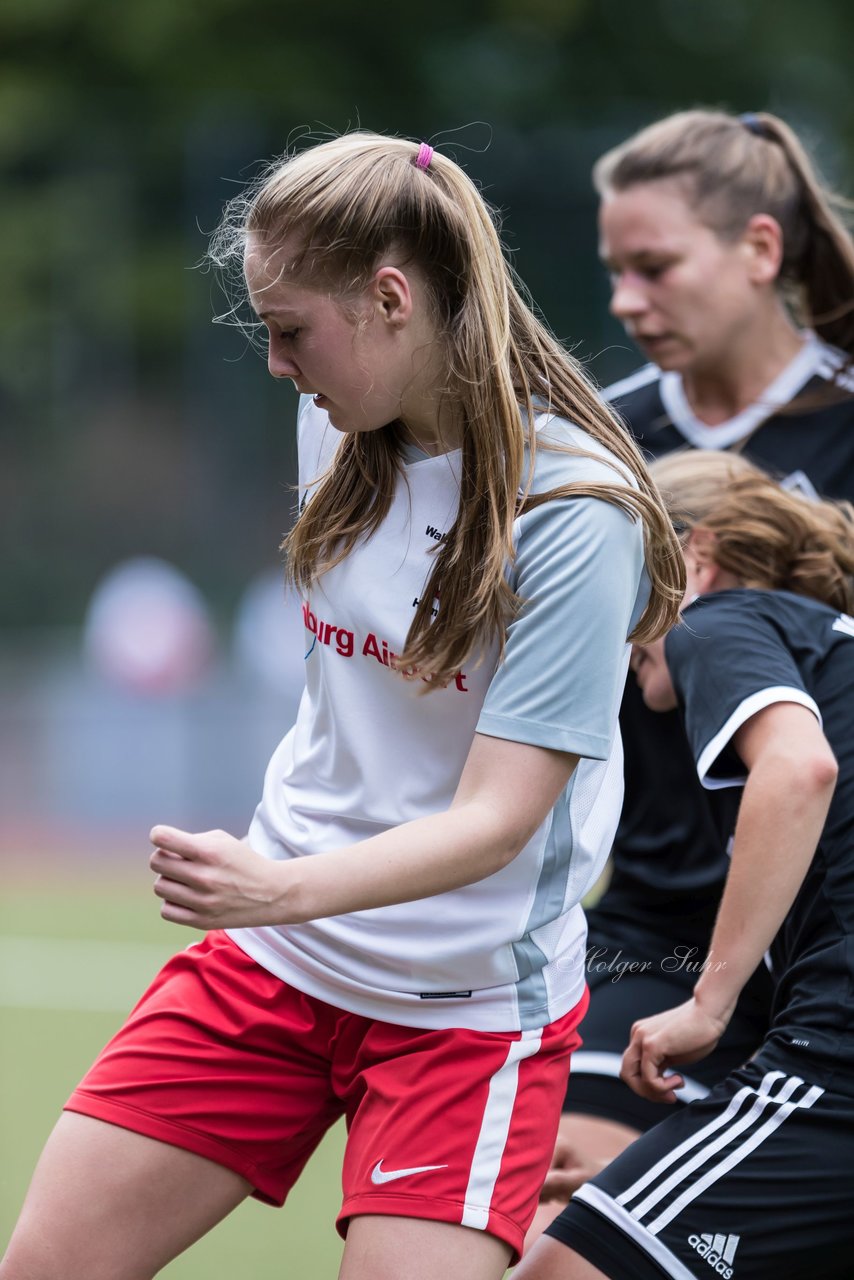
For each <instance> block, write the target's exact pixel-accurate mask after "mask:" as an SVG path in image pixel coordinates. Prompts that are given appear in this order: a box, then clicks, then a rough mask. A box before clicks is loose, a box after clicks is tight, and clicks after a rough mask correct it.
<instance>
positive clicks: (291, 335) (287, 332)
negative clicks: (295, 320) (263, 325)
mask: <svg viewBox="0 0 854 1280" xmlns="http://www.w3.org/2000/svg"><path fill="white" fill-rule="evenodd" d="M298 333H299V329H283V330H282V331H281V333H280V334H279V337H280V338H283V339H284V340H285V341H286V342H293V341H294V339H295V338H296V337H297V335H298Z"/></svg>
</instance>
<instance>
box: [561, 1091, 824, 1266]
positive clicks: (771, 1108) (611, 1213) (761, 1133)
mask: <svg viewBox="0 0 854 1280" xmlns="http://www.w3.org/2000/svg"><path fill="white" fill-rule="evenodd" d="M822 1093H824V1090H823V1089H821V1088H819V1087H818V1086H817V1085H806V1084H805V1083H804V1081H803V1080H802V1079H801V1078H800V1077H799V1076H786V1074H785V1072H783V1071H769V1072H767V1073H766V1075H765V1076H764V1077H763V1079H762V1083H761V1084H760V1086H759V1088H758V1089H754V1088H751V1087H750V1086H745V1087H744V1088H742V1089H739V1090H738V1092H737V1093H736V1094H735V1095H734V1096H733V1097H732V1099H731V1100H730V1102H729V1105H728V1106H727V1107H726V1108H725V1109H724V1110H723V1111H722V1112H721V1114H720V1115H718V1116H715V1118H714V1119H713V1120H710V1121H709V1123H708V1124H706V1125H704V1126H703V1127H702V1128H701V1129H698V1130H697V1132H696V1133H693V1134H691V1136H690V1137H689V1138H686V1139H685V1141H684V1142H681V1143H680V1144H679V1145H678V1146H677V1147H674V1149H673V1150H672V1151H669V1152H668V1153H667V1155H665V1156H662V1158H661V1159H660V1160H659V1161H657V1162H656V1164H654V1165H653V1166H652V1168H651V1169H648V1170H647V1171H646V1173H644V1174H642V1176H641V1177H640V1178H638V1179H637V1181H635V1182H633V1183H632V1185H631V1186H630V1187H629V1188H628V1189H627V1190H626V1191H624V1192H623V1193H622V1194H621V1195H619V1196H617V1197H616V1199H612V1198H611V1197H610V1196H609V1195H607V1193H605V1192H603V1191H601V1190H600V1189H599V1188H598V1187H594V1186H591V1185H589V1184H588V1185H586V1186H583V1187H580V1188H579V1190H578V1191H577V1192H576V1193H575V1197H574V1198H575V1199H577V1200H581V1201H584V1202H586V1203H587V1204H589V1205H590V1206H591V1208H594V1209H596V1210H597V1211H598V1212H599V1213H602V1214H604V1215H605V1216H606V1217H609V1218H611V1219H612V1220H613V1221H614V1222H616V1223H617V1224H618V1225H619V1226H620V1227H621V1228H623V1230H627V1231H628V1232H629V1234H631V1236H632V1237H633V1238H634V1239H635V1240H636V1241H637V1242H638V1243H639V1244H641V1245H643V1247H645V1248H646V1249H647V1251H648V1252H650V1253H652V1254H653V1255H654V1256H656V1257H658V1259H659V1261H661V1262H663V1261H664V1259H663V1258H662V1257H661V1256H660V1253H659V1249H655V1248H653V1249H650V1248H649V1245H648V1244H647V1243H645V1240H644V1237H646V1239H647V1240H648V1237H649V1236H657V1235H658V1233H659V1232H660V1231H662V1230H663V1229H664V1227H666V1226H667V1225H668V1223H670V1222H672V1220H673V1219H674V1218H675V1217H677V1215H678V1214H680V1213H681V1212H682V1210H683V1209H685V1208H686V1206H687V1205H689V1204H691V1202H692V1201H694V1200H696V1199H697V1198H698V1197H699V1196H701V1195H702V1194H703V1192H704V1191H705V1190H706V1189H707V1188H708V1187H710V1186H712V1185H713V1184H714V1183H715V1182H717V1181H718V1180H719V1179H720V1178H723V1177H725V1175H726V1174H727V1173H729V1171H730V1170H731V1169H734V1168H735V1167H736V1165H738V1164H740V1163H741V1161H742V1160H744V1159H746V1157H747V1156H749V1155H750V1153H751V1152H752V1151H755V1150H756V1148H757V1147H758V1146H760V1145H761V1143H763V1142H764V1141H765V1140H766V1138H769V1137H770V1136H771V1135H772V1134H773V1133H774V1132H775V1131H776V1130H777V1129H779V1127H780V1125H782V1124H784V1123H785V1121H786V1120H787V1119H788V1117H789V1116H790V1115H792V1114H793V1113H794V1112H795V1111H797V1110H799V1109H802V1108H808V1107H811V1106H812V1105H813V1104H814V1103H815V1102H816V1101H817V1100H818V1098H820V1097H821V1095H822ZM733 1143H736V1145H735V1146H733ZM727 1148H729V1150H726V1149H727ZM725 1150H726V1154H722V1153H723V1152H724V1151H725ZM710 1225H711V1226H713V1225H714V1224H710ZM650 1243H651V1242H650ZM655 1243H656V1244H658V1242H657V1241H656V1242H655ZM661 1252H667V1253H669V1250H666V1249H665V1248H664V1247H663V1246H662V1247H661ZM673 1262H674V1263H676V1262H677V1260H676V1259H675V1258H673ZM668 1270H670V1268H668ZM670 1273H671V1274H672V1275H680V1274H682V1268H681V1267H680V1266H679V1265H678V1263H677V1267H676V1269H673V1270H671V1271H670Z"/></svg>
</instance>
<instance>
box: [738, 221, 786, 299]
mask: <svg viewBox="0 0 854 1280" xmlns="http://www.w3.org/2000/svg"><path fill="white" fill-rule="evenodd" d="M742 244H743V246H744V249H745V252H746V253H747V254H748V274H749V276H750V279H751V280H752V281H753V283H754V284H759V285H764V284H773V283H774V281H775V280H776V279H777V277H778V276H779V274H780V268H781V267H782V265H783V232H782V229H781V227H780V224H779V222H778V221H777V219H776V218H772V217H771V214H770V213H755V214H754V215H753V217H752V218H751V219H750V220H749V222H748V223H747V226H746V227H745V229H744V233H743V235H742Z"/></svg>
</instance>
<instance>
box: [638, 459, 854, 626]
mask: <svg viewBox="0 0 854 1280" xmlns="http://www.w3.org/2000/svg"><path fill="white" fill-rule="evenodd" d="M651 471H652V475H653V476H654V478H655V480H656V481H657V483H658V485H659V488H660V490H661V494H662V497H663V498H664V501H665V503H666V505H667V508H668V511H669V513H670V517H671V520H672V521H673V523H674V525H675V527H676V528H677V530H678V531H680V533H681V535H682V537H683V540H684V539H687V537H688V536H689V535H690V533H691V531H692V530H693V529H697V528H702V529H706V530H708V531H709V532H711V533H712V534H713V535H714V542H713V544H712V548H711V554H712V558H713V559H714V561H715V563H716V564H718V565H720V567H721V568H722V569H726V570H727V571H728V572H730V573H732V574H733V575H734V576H735V577H736V578H737V579H738V580H739V582H741V583H742V584H743V585H744V586H745V587H758V588H760V589H765V590H778V591H780V590H783V591H793V592H795V593H796V594H798V595H804V596H810V597H811V598H812V599H814V600H821V601H823V602H824V603H825V604H829V605H831V606H832V607H833V608H834V609H839V610H841V611H842V612H844V613H851V612H854V576H852V575H854V506H852V505H851V503H850V502H820V501H816V500H814V499H811V498H806V497H803V496H802V495H801V494H798V493H795V492H790V491H788V490H786V489H783V488H781V486H780V485H779V484H778V483H777V481H776V480H774V479H773V478H772V477H771V476H769V475H766V473H765V472H764V471H760V469H759V468H758V467H755V466H754V465H753V464H752V463H751V462H748V461H747V459H746V458H741V457H738V456H737V455H735V456H734V455H732V454H729V453H717V452H705V451H702V450H694V449H692V450H690V451H687V452H679V453H673V454H668V455H667V456H666V457H664V458H660V459H658V460H657V461H656V462H654V463H653V464H652V467H651Z"/></svg>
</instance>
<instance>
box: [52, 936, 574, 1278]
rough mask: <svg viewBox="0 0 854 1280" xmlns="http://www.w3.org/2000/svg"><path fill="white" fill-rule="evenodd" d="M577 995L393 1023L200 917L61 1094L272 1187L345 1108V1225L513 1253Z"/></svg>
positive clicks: (292, 1173) (541, 1162)
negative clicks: (525, 1023) (330, 1000)
mask: <svg viewBox="0 0 854 1280" xmlns="http://www.w3.org/2000/svg"><path fill="white" fill-rule="evenodd" d="M586 1006H587V994H586V992H585V995H584V998H583V999H582V1000H581V1001H580V1002H579V1004H578V1005H577V1006H576V1007H575V1009H573V1010H572V1011H571V1012H570V1013H568V1014H566V1015H565V1017H563V1018H561V1019H559V1020H558V1021H557V1022H555V1023H552V1024H551V1025H550V1026H547V1027H544V1028H542V1029H541V1030H536V1031H522V1032H519V1031H509V1032H486V1031H467V1030H462V1029H459V1028H450V1029H447V1030H430V1029H420V1028H414V1027H400V1026H395V1025H392V1024H391V1023H386V1022H376V1021H374V1020H373V1019H371V1018H363V1017H360V1016H358V1015H357V1014H352V1013H346V1012H344V1011H342V1010H340V1009H336V1008H333V1007H332V1006H331V1005H328V1004H325V1003H324V1002H323V1001H322V1000H316V999H314V998H313V997H311V996H307V995H304V994H303V993H302V992H301V991H296V990H295V989H294V988H292V987H289V986H288V985H287V984H286V983H284V982H282V981H281V980H280V979H279V978H277V977H275V976H274V975H273V974H271V973H268V972H267V970H266V969H263V968H261V967H260V966H259V965H258V964H256V962H255V961H254V960H252V959H251V958H250V957H249V956H247V955H246V954H245V953H244V952H243V951H241V950H240V948H239V947H238V946H237V945H236V944H235V943H234V942H232V940H231V939H230V938H229V937H228V936H227V935H226V934H224V933H221V932H213V933H209V934H208V935H207V936H206V938H205V939H204V941H202V942H200V943H198V944H196V945H195V946H192V947H190V948H189V949H188V950H186V951H182V952H181V953H180V954H179V955H177V956H175V957H174V958H173V959H172V960H170V961H169V962H168V964H167V965H166V966H165V967H164V968H163V970H162V971H161V972H160V973H159V974H158V976H157V977H156V978H155V980H154V982H153V983H152V985H151V987H150V988H149V990H148V991H147V992H146V994H145V995H144V996H143V998H142V1000H140V1002H139V1004H138V1005H137V1006H136V1008H135V1009H134V1010H133V1012H132V1013H131V1015H130V1017H129V1019H128V1021H127V1022H126V1024H125V1025H124V1027H123V1028H122V1029H121V1030H120V1031H119V1032H118V1034H117V1035H116V1036H115V1037H114V1038H113V1039H112V1040H111V1041H110V1043H109V1044H108V1045H107V1046H106V1048H105V1049H104V1050H103V1052H102V1053H101V1055H100V1057H99V1058H98V1059H97V1061H96V1062H95V1064H94V1066H93V1067H92V1069H91V1070H90V1071H89V1073H88V1074H87V1075H86V1077H85V1078H84V1079H83V1081H82V1082H81V1084H80V1086H79V1087H78V1088H77V1089H76V1090H75V1092H74V1093H73V1094H72V1096H71V1098H70V1099H69V1101H68V1103H67V1109H68V1110H70V1111H78V1112H81V1113H82V1114H84V1115H88V1116H93V1117H95V1118H96V1119H99V1120H105V1121H108V1122H109V1123H111V1124H117V1125H121V1126H122V1127H123V1128H125V1129H132V1130H134V1131H135V1132H137V1133H142V1134H145V1135H146V1136H147V1137H149V1138H156V1139H158V1140H160V1141H161V1142H168V1143H171V1144H172V1145H173V1146H177V1147H182V1148H184V1149H186V1150H188V1151H193V1152H195V1153H196V1154H197V1155H200V1156H205V1157H206V1158H207V1159H208V1160H214V1161H216V1162H217V1163H218V1164H221V1165H225V1166H226V1168H228V1169H232V1170H234V1172H236V1173H238V1174H240V1175H242V1177H244V1178H246V1179H247V1180H248V1181H249V1182H251V1183H252V1186H253V1187H254V1193H253V1194H254V1195H255V1196H257V1197H258V1199H259V1200H264V1201H267V1202H268V1203H270V1204H283V1203H284V1200H285V1197H286V1195H287V1193H288V1191H289V1190H290V1188H291V1187H292V1186H293V1184H294V1182H295V1181H296V1179H297V1177H298V1176H299V1174H300V1172H301V1170H302V1169H303V1167H304V1165H305V1163H306V1161H307V1160H308V1158H309V1156H310V1155H311V1153H312V1151H314V1149H315V1147H316V1146H317V1144H318V1143H319V1142H320V1139H321V1138H322V1137H323V1134H324V1133H325V1132H326V1130H327V1129H328V1128H329V1127H330V1125H332V1124H333V1123H334V1121H336V1120H337V1119H338V1118H339V1117H340V1116H342V1115H343V1116H345V1117H346V1121H347V1129H348V1135H349V1136H348V1139H347V1148H346V1154H345V1157H344V1174H343V1183H344V1202H343V1205H342V1208H341V1213H340V1215H339V1218H338V1229H339V1231H340V1232H341V1234H342V1235H343V1234H345V1233H346V1229H347V1222H348V1220H349V1219H350V1218H351V1217H353V1216H354V1215H356V1214H361V1213H377V1214H394V1215H399V1216H400V1215H403V1216H406V1217H413V1218H428V1219H436V1220H438V1221H441V1222H452V1223H459V1224H461V1225H463V1226H468V1227H474V1228H477V1229H479V1230H482V1231H489V1232H490V1233H491V1234H493V1235H496V1236H498V1237H499V1238H500V1239H501V1240H504V1241H506V1242H507V1243H508V1244H509V1245H510V1246H511V1248H512V1249H513V1250H514V1252H515V1253H516V1254H518V1253H519V1252H521V1248H522V1242H523V1240H524V1236H525V1232H526V1230H527V1228H528V1226H529V1225H530V1222H531V1219H532V1218H533V1215H534V1211H535V1209H536V1206H537V1198H538V1194H539V1190H540V1187H541V1185H542V1182H543V1179H544V1178H545V1175H546V1172H547V1170H548V1167H549V1163H550V1160H551V1156H552V1152H553V1149H554V1139H555V1135H556V1132H557V1125H558V1119H559V1117H560V1110H561V1104H562V1102H563V1098H564V1093H565V1089H566V1080H567V1075H568V1068H569V1055H570V1053H571V1051H572V1050H573V1049H575V1048H576V1047H577V1046H578V1045H579V1044H580V1042H581V1041H580V1037H579V1035H578V1032H577V1026H578V1023H579V1022H580V1021H581V1018H582V1016H583V1014H584V1011H585V1009H586Z"/></svg>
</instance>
